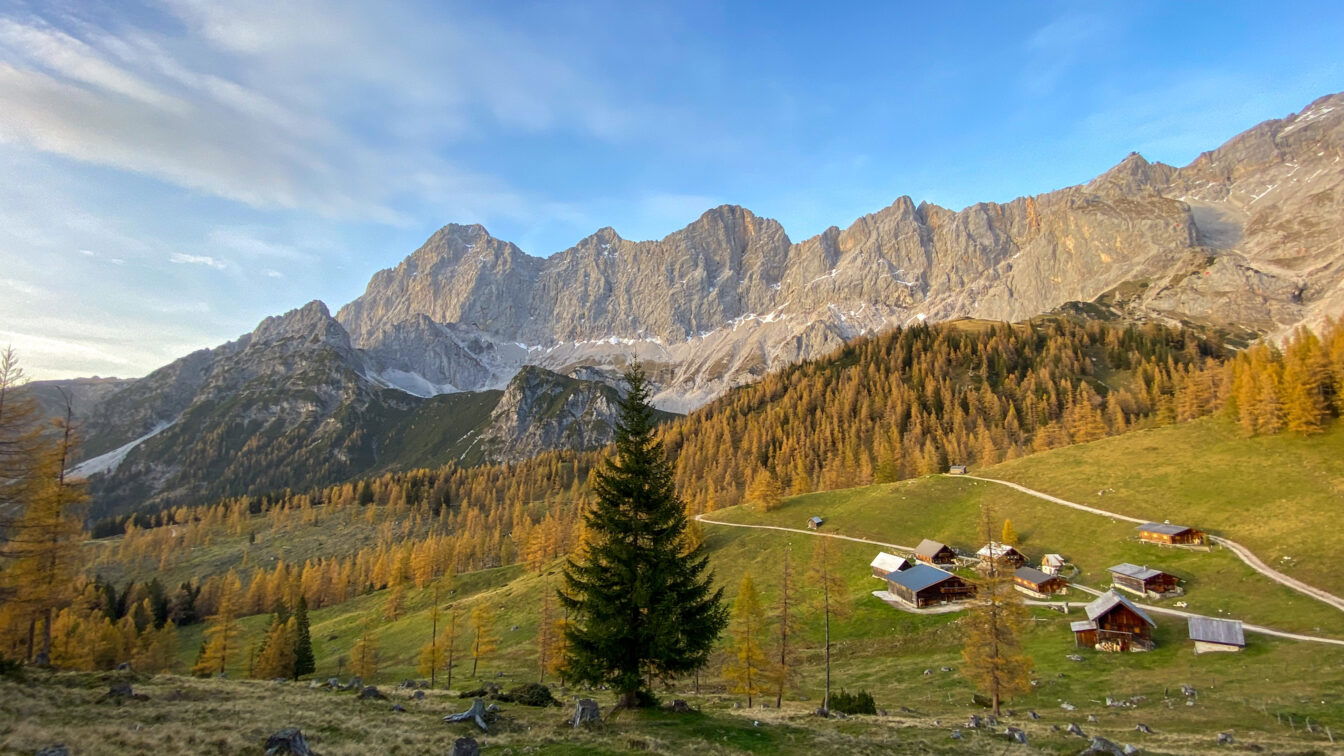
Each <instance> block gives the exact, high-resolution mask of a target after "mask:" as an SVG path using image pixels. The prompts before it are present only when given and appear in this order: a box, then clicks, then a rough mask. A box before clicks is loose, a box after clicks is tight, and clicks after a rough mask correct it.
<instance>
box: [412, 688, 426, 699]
mask: <svg viewBox="0 0 1344 756" xmlns="http://www.w3.org/2000/svg"><path fill="white" fill-rule="evenodd" d="M411 698H413V699H415V700H417V701H423V700H424V698H425V692H424V691H423V690H417V691H416V692H414V693H412V694H411Z"/></svg>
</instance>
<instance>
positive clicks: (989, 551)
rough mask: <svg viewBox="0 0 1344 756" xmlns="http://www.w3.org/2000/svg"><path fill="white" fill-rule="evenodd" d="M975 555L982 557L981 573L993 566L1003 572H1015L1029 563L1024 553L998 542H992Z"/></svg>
mask: <svg viewBox="0 0 1344 756" xmlns="http://www.w3.org/2000/svg"><path fill="white" fill-rule="evenodd" d="M975 555H976V556H978V557H980V567H979V568H980V570H981V571H988V569H989V567H990V566H991V565H992V566H996V567H998V568H999V570H1001V571H1006V570H1015V569H1017V568H1018V567H1022V566H1024V565H1026V563H1027V558H1026V557H1025V556H1023V555H1022V552H1020V551H1018V550H1017V549H1015V548H1013V547H1012V546H1009V545H1008V544H1006V543H999V542H998V541H990V542H989V543H987V544H985V545H984V547H983V548H981V549H980V550H979V551H977V552H975Z"/></svg>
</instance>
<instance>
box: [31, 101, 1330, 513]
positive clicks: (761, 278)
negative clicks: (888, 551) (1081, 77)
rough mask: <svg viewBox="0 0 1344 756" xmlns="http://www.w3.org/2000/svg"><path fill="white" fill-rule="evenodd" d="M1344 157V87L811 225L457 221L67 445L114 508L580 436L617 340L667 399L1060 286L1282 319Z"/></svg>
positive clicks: (1125, 312)
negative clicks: (522, 233) (528, 241)
mask: <svg viewBox="0 0 1344 756" xmlns="http://www.w3.org/2000/svg"><path fill="white" fill-rule="evenodd" d="M1341 157H1344V94H1335V95H1330V96H1327V97H1323V98H1321V99H1319V100H1317V101H1315V102H1313V103H1312V104H1311V105H1310V106H1308V107H1307V108H1306V109H1304V110H1303V111H1302V112H1300V113H1297V114H1294V115H1290V116H1288V117H1286V118H1283V119H1276V120H1271V121H1266V122H1264V123H1261V124H1259V125H1258V126H1255V127H1254V128H1252V129H1250V130H1248V131H1246V132H1243V133H1242V134H1239V135H1237V136H1236V137H1234V138H1232V139H1231V140H1229V141H1228V142H1227V143H1225V144H1224V145H1222V146H1221V147H1219V148H1218V149H1215V150H1212V151H1210V152H1206V153H1203V154H1201V155H1200V156H1199V157H1197V158H1196V159H1195V160H1194V161H1192V162H1191V163H1190V164H1189V165H1186V166H1184V167H1180V168H1176V167H1173V166H1169V165H1164V164H1162V163H1152V162H1149V161H1147V160H1145V159H1144V158H1143V157H1142V156H1140V155H1138V154H1131V155H1129V156H1128V157H1126V158H1125V159H1124V160H1122V161H1121V162H1120V163H1119V164H1118V165H1116V166H1115V167H1114V168H1112V169H1111V170H1109V171H1107V172H1106V173H1104V174H1102V175H1101V176H1099V177H1097V178H1096V179H1094V180H1092V181H1090V182H1088V183H1086V184H1082V185H1078V186H1072V187H1068V188H1065V189H1061V190H1058V191H1054V192H1050V193H1047V194H1041V195H1037V196H1034V197H1021V198H1018V199H1015V200H1013V201H1011V202H1008V203H1002V204H1000V203H980V204H976V205H972V206H970V207H967V208H965V209H963V210H960V211H953V210H950V209H947V208H942V207H939V206H937V205H932V204H928V203H919V204H916V203H915V202H914V201H913V200H911V199H910V198H909V197H901V198H899V199H897V200H896V201H895V202H894V203H892V204H891V205H890V206H888V207H886V208H883V209H882V210H879V211H878V212H875V213H872V214H870V215H866V216H864V217H862V218H859V219H858V220H856V221H855V222H854V223H852V224H851V225H850V226H849V227H848V228H845V229H843V230H842V229H840V228H837V227H832V228H829V229H827V230H826V231H824V232H822V233H821V234H819V235H817V236H814V237H811V238H809V239H806V240H803V241H800V242H794V241H792V240H790V239H789V237H788V235H787V234H786V233H785V232H784V229H783V227H782V226H781V225H780V224H779V223H778V222H776V221H774V220H770V219H768V218H762V217H759V216H756V215H755V214H753V213H752V212H751V211H749V210H746V209H744V208H741V207H736V206H729V205H725V206H721V207H717V208H714V209H711V210H709V211H707V212H705V213H704V214H703V215H702V216H700V218H698V219H697V220H695V221H694V222H693V223H691V224H690V225H688V226H687V227H686V228H684V229H682V230H680V231H677V232H675V233H673V234H671V235H669V236H667V237H666V238H664V239H661V240H658V241H630V240H626V239H623V238H621V237H620V236H619V235H618V234H617V233H616V231H615V230H613V229H611V228H603V229H601V230H599V231H597V232H595V233H594V234H592V235H591V236H588V237H587V238H585V239H583V240H582V241H580V242H579V243H578V244H576V245H574V246H573V247H571V248H569V249H567V250H565V251H563V252H560V253H557V254H555V255H553V256H551V257H549V258H545V259H543V258H537V257H532V256H530V255H528V254H526V253H524V252H523V251H522V250H521V249H519V248H518V247H517V246H515V245H514V244H511V243H509V242H506V241H502V240H499V239H496V238H494V237H492V236H491V235H490V234H489V233H488V232H487V231H486V230H485V229H484V228H483V227H481V226H479V225H456V224H452V225H448V226H445V227H444V228H442V229H440V230H439V231H437V232H436V233H435V234H433V235H432V236H431V237H430V238H429V239H428V240H427V241H426V242H425V243H424V245H422V246H421V247H420V248H419V249H418V250H416V251H415V252H413V253H412V254H411V255H410V256H409V257H407V258H406V259H405V260H404V261H402V262H401V263H400V264H399V265H397V266H396V267H395V268H392V269H388V270H383V271H380V272H378V273H376V274H375V275H374V276H373V278H372V279H371V280H370V282H369V285H368V287H367V290H366V291H365V292H364V294H362V295H361V296H360V297H358V298H357V299H355V300H354V301H352V302H350V303H348V304H346V305H345V306H344V307H342V308H340V310H339V311H338V312H337V313H336V315H335V317H332V316H331V314H330V313H329V312H328V310H327V308H326V307H325V305H323V304H322V303H320V302H314V303H310V304H309V305H307V306H305V307H303V308H301V309H299V310H295V311H293V312H290V313H287V314H285V315H283V316H279V317H273V318H268V319H267V320H265V321H263V322H262V323H261V324H260V325H259V326H258V327H257V329H256V330H255V331H253V332H252V333H251V334H248V335H245V336H243V337H241V338H240V339H238V340H236V341H233V342H230V343H228V344H224V345H222V346H219V347H216V348H214V349H209V350H202V351H200V352H196V353H193V354H191V355H188V356H186V357H184V358H182V359H180V360H177V361H175V362H173V363H171V364H169V365H167V366H165V367H163V368H160V369H159V370H157V371H155V372H153V373H151V374H150V375H148V376H146V377H144V378H141V379H138V380H135V381H130V382H126V383H124V384H117V385H114V386H110V387H109V386H105V385H102V384H99V386H98V387H97V390H87V389H86V390H85V391H84V393H83V394H82V395H81V396H82V397H84V398H83V399H82V400H81V405H82V406H81V407H80V408H79V416H80V419H81V422H82V423H83V425H84V430H85V436H86V438H87V441H86V443H85V445H84V451H83V456H84V458H85V461H84V462H83V463H82V466H81V467H80V468H78V469H79V470H80V471H81V472H83V473H85V474H88V475H90V476H92V479H93V485H94V490H95V493H96V495H97V496H98V497H99V501H100V506H103V508H104V509H105V510H106V511H116V510H121V509H127V508H141V507H149V508H153V507H158V506H163V505H169V504H177V503H184V502H189V501H199V500H202V499H205V498H208V497H213V496H218V495H222V494H232V493H241V492H244V491H259V490H265V489H266V488H267V487H271V488H274V487H278V486H284V485H292V486H299V485H306V484H316V483H320V482H328V481H330V480H333V479H340V478H342V477H348V476H351V475H355V474H359V473H362V472H366V471H372V470H377V469H387V468H388V467H390V466H396V465H402V464H413V463H414V464H437V463H441V462H444V461H451V460H453V459H458V460H462V461H465V462H473V461H488V460H507V459H511V458H517V457H518V456H519V455H527V454H532V453H536V452H538V451H541V450H544V449H547V448H557V447H581V448H591V447H593V446H597V445H600V444H601V443H604V442H605V440H606V439H607V438H609V437H610V436H609V434H610V425H611V422H612V418H613V412H614V409H613V408H614V400H613V397H614V396H615V393H614V392H615V391H616V388H613V387H615V386H617V385H618V383H619V381H618V379H617V376H618V375H619V373H620V371H621V370H622V369H623V368H624V366H626V365H627V364H628V363H629V362H630V361H632V360H639V361H640V362H641V363H643V365H644V366H645V368H646V370H648V372H649V374H650V376H651V378H652V382H653V384H654V386H655V387H656V390H657V393H656V396H655V401H656V403H657V404H658V405H659V406H660V407H662V408H664V409H666V410H668V411H670V412H687V411H691V410H693V409H695V408H697V407H699V406H701V405H703V404H705V403H706V402H708V401H711V400H713V399H714V398H715V397H717V396H719V395H721V394H722V393H724V392H725V391H727V390H729V389H731V388H733V387H734V386H738V385H742V384H744V383H748V382H751V381H753V380H755V379H757V378H759V377H760V376H762V375H763V374H765V373H766V372H768V371H771V370H773V369H775V368H778V367H781V366H783V365H787V364H790V363H794V362H797V361H800V360H804V359H808V358H812V357H816V356H820V355H822V354H825V353H826V352H828V351H831V350H832V349H834V348H836V347H838V346H840V345H842V344H843V343H845V342H846V341H848V340H850V339H853V338H855V337H857V336H860V335H863V334H868V333H874V332H877V331H880V330H883V329H887V328H891V327H894V326H898V325H902V324H908V323H913V322H921V321H926V320H935V321H939V320H949V319H953V318H957V317H963V316H966V317H976V318H984V319H991V320H1008V321H1013V320H1021V319H1024V318H1027V317H1031V316H1033V315H1037V314H1039V313H1043V312H1048V311H1051V310H1054V309H1056V308H1059V307H1061V306H1064V305H1066V304H1068V303H1092V304H1091V305H1088V306H1087V309H1088V311H1089V312H1093V313H1094V314H1102V315H1104V316H1106V317H1118V318H1125V319H1130V320H1134V321H1144V320H1160V321H1164V322H1170V323H1180V324H1186V325H1195V326H1200V327H1205V328H1209V329H1215V330H1219V331H1221V332H1223V333H1224V334H1225V335H1227V336H1229V337H1231V338H1230V339H1229V341H1230V342H1232V343H1237V342H1239V341H1241V342H1244V341H1249V340H1251V339H1254V338H1256V337H1259V336H1270V337H1277V336H1280V335H1282V334H1284V333H1286V332H1287V331H1289V330H1290V329H1292V328H1294V327H1296V326H1298V325H1315V324H1318V323H1320V322H1323V321H1324V319H1325V318H1327V317H1328V316H1331V315H1339V314H1340V313H1341V311H1344V247H1342V244H1341V241H1342V240H1344V186H1341V184H1344V162H1341ZM525 366H534V367H531V368H528V369H525ZM86 382H87V381H86ZM58 383H61V384H66V383H69V382H58ZM39 388H41V387H39ZM51 389H52V385H47V386H46V388H43V390H44V391H47V392H50V391H51ZM557 395H563V396H565V397H567V398H565V399H564V400H563V401H560V400H553V399H552V398H548V397H554V396H557ZM412 438H414V439H418V440H419V442H420V443H418V444H417V445H416V446H415V448H411V447H410V446H408V445H407V440H408V439H412Z"/></svg>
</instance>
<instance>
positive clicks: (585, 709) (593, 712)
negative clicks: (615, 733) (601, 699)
mask: <svg viewBox="0 0 1344 756" xmlns="http://www.w3.org/2000/svg"><path fill="white" fill-rule="evenodd" d="M569 722H570V724H571V725H572V726H574V727H576V728H577V727H582V726H586V725H596V724H600V723H601V722H602V712H601V711H600V710H599V709H598V708H597V701H594V700H593V699H591V698H580V699H579V700H578V702H577V703H576V704H575V705H574V714H573V716H571V717H570V718H569Z"/></svg>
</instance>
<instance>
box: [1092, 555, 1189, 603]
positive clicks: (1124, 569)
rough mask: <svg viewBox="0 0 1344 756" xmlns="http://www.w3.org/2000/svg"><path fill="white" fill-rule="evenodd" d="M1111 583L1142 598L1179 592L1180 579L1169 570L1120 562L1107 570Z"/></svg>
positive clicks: (1159, 596)
mask: <svg viewBox="0 0 1344 756" xmlns="http://www.w3.org/2000/svg"><path fill="white" fill-rule="evenodd" d="M1107 572H1109V573H1111V585H1112V586H1114V587H1116V588H1120V589H1121V590H1125V591H1129V592H1130V593H1132V594H1134V595H1135V596H1142V597H1143V598H1166V597H1167V596H1179V595H1180V594H1181V589H1180V586H1179V584H1180V582H1181V579H1180V578H1178V577H1176V576H1175V575H1172V574H1171V573H1169V572H1163V571H1162V570H1155V569H1153V568H1152V567H1149V566H1148V565H1146V564H1145V565H1143V566H1142V567H1140V566H1139V565H1137V564H1130V563H1129V562H1122V563H1120V564H1117V565H1115V566H1114V567H1111V568H1109V569H1108V570H1107Z"/></svg>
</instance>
